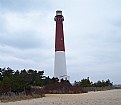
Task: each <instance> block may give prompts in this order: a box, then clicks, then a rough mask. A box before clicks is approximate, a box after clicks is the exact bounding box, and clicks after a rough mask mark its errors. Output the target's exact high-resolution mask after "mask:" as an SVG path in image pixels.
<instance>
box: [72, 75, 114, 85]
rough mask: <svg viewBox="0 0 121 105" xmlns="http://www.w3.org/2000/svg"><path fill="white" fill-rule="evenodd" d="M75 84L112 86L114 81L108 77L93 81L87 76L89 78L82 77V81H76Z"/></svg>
mask: <svg viewBox="0 0 121 105" xmlns="http://www.w3.org/2000/svg"><path fill="white" fill-rule="evenodd" d="M74 85H75V86H80V87H108V86H112V85H113V83H112V82H111V81H110V80H109V79H107V80H106V81H104V80H102V81H100V80H99V81H97V82H95V83H93V82H92V81H90V79H89V77H87V79H82V80H81V81H78V82H77V81H75V82H74Z"/></svg>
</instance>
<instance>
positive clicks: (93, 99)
mask: <svg viewBox="0 0 121 105" xmlns="http://www.w3.org/2000/svg"><path fill="white" fill-rule="evenodd" d="M0 105H121V89H117V90H108V91H98V92H89V93H83V94H46V97H43V98H38V99H31V100H22V101H16V102H7V103H0Z"/></svg>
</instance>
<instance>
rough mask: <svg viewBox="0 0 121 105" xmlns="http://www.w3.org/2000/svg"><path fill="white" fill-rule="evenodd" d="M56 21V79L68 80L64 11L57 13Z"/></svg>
mask: <svg viewBox="0 0 121 105" xmlns="http://www.w3.org/2000/svg"><path fill="white" fill-rule="evenodd" d="M54 20H55V21H56V32H55V65H54V77H57V78H58V79H62V78H63V79H67V70H66V58H65V45H64V32H63V21H64V17H63V15H62V11H60V10H58V11H56V16H55V18H54Z"/></svg>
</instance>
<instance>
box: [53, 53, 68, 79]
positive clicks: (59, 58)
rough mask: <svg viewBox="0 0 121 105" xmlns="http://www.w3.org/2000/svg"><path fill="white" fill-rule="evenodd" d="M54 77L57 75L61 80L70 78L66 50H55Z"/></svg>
mask: <svg viewBox="0 0 121 105" xmlns="http://www.w3.org/2000/svg"><path fill="white" fill-rule="evenodd" d="M54 77H57V78H58V79H59V80H61V79H62V78H63V79H64V80H67V78H68V76H67V70H66V59H65V52H64V51H56V52H55V67H54Z"/></svg>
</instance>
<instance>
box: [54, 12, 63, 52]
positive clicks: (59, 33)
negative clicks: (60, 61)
mask: <svg viewBox="0 0 121 105" xmlns="http://www.w3.org/2000/svg"><path fill="white" fill-rule="evenodd" d="M54 20H55V21H56V32H55V34H56V35H55V51H65V45H64V32H63V21H64V17H63V16H62V11H56V16H55V18H54Z"/></svg>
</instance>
